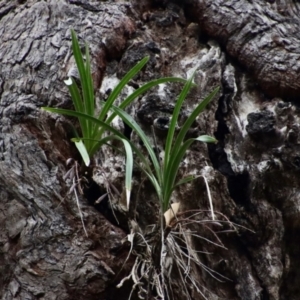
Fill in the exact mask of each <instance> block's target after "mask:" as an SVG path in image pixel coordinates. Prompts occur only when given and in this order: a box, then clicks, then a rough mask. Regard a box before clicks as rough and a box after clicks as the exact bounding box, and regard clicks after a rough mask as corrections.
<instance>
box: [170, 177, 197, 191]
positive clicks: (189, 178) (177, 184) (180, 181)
mask: <svg viewBox="0 0 300 300" xmlns="http://www.w3.org/2000/svg"><path fill="white" fill-rule="evenodd" d="M197 177H198V176H193V175H189V176H186V177H184V178H182V179H181V180H179V181H178V182H177V183H176V184H175V185H174V187H173V190H174V189H175V188H177V187H178V186H180V185H182V184H185V183H188V182H191V181H194V180H195V179H196V178H197Z"/></svg>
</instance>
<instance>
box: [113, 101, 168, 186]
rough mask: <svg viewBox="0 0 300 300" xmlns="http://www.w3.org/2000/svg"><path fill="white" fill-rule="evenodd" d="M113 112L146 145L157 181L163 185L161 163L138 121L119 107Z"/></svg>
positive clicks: (114, 107) (114, 108)
mask: <svg viewBox="0 0 300 300" xmlns="http://www.w3.org/2000/svg"><path fill="white" fill-rule="evenodd" d="M112 110H113V111H114V112H115V113H116V114H117V115H118V116H119V117H120V118H121V119H122V120H123V121H124V122H125V123H126V124H127V125H128V126H130V127H131V128H132V129H133V130H134V131H135V132H136V133H137V134H138V135H139V137H140V138H141V140H142V141H143V143H144V146H145V147H146V149H147V152H148V154H149V156H150V158H151V161H152V163H153V166H154V170H155V173H156V177H157V180H158V182H159V184H160V185H161V184H162V174H161V169H160V165H159V161H158V159H157V157H156V154H155V152H154V150H153V149H152V146H151V145H150V143H149V139H148V137H147V136H146V135H145V133H144V131H143V130H142V129H141V127H140V126H139V125H138V124H137V123H136V121H135V120H134V119H133V118H132V117H131V116H130V115H129V114H127V113H126V112H125V111H123V110H122V109H120V108H119V107H116V106H112Z"/></svg>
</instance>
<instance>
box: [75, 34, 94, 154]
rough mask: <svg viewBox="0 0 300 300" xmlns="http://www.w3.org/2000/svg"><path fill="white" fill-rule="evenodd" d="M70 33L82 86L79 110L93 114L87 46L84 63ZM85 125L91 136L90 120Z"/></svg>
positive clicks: (92, 95)
mask: <svg viewBox="0 0 300 300" xmlns="http://www.w3.org/2000/svg"><path fill="white" fill-rule="evenodd" d="M71 35H72V49H73V55H74V58H75V61H76V66H77V69H78V72H79V77H80V82H81V88H82V95H83V107H84V111H81V112H83V113H86V114H89V115H91V116H94V105H95V103H94V93H93V87H92V85H93V84H92V78H91V73H90V61H89V51H88V46H87V45H86V59H87V60H88V61H87V64H86V65H85V63H84V59H83V56H82V53H81V50H80V47H79V43H78V39H77V36H76V34H75V32H74V30H71ZM86 125H87V132H86V133H88V136H87V137H91V135H92V134H93V127H92V124H91V123H90V122H87V123H86ZM90 147H91V146H90V145H89V142H87V148H88V149H89V150H90Z"/></svg>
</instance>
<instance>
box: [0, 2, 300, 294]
mask: <svg viewBox="0 0 300 300" xmlns="http://www.w3.org/2000/svg"><path fill="white" fill-rule="evenodd" d="M152 2H153V3H152ZM152 2H151V1H138V0H136V1H130V2H126V1H124V2H122V1H114V2H100V1H83V0H82V1H63V0H52V1H37V0H30V1H0V148H1V151H0V192H1V197H0V226H1V231H0V247H1V250H0V295H1V297H2V299H128V296H129V292H130V288H128V287H125V288H124V289H121V290H118V289H116V288H115V285H116V283H117V280H115V278H116V275H117V273H118V271H119V270H120V269H121V266H122V264H123V261H124V259H125V258H126V254H127V253H125V254H124V253H123V252H121V253H118V252H115V251H113V250H114V249H115V248H116V247H117V246H119V244H120V241H121V239H122V238H123V237H125V235H126V226H127V225H126V217H127V216H125V217H124V216H123V219H122V216H120V220H121V223H122V226H121V227H122V228H123V229H121V228H120V227H119V226H117V225H116V222H114V221H113V219H112V220H111V221H112V223H113V224H112V223H111V222H110V221H108V220H107V213H106V212H105V211H103V207H100V208H99V210H100V211H98V210H96V209H95V207H94V206H92V205H89V204H88V200H87V198H86V197H80V205H81V208H82V210H83V214H84V221H85V224H86V227H87V231H88V234H89V236H88V237H86V236H85V234H84V231H83V229H82V225H81V221H80V217H79V214H78V209H77V205H76V202H75V199H74V197H73V194H70V195H68V190H69V188H70V186H71V182H69V181H67V182H65V180H64V179H63V176H64V174H65V173H66V171H67V167H66V164H65V163H66V160H67V159H68V158H69V157H73V158H75V159H78V158H79V157H78V154H77V153H76V150H75V149H74V145H72V143H71V142H70V138H71V137H72V132H71V130H70V126H69V122H70V120H69V121H68V120H67V119H66V118H63V117H59V116H56V115H50V114H46V113H44V112H41V110H40V107H41V106H47V105H51V106H54V105H55V106H59V107H71V101H70V98H69V95H68V92H67V89H66V87H65V86H64V84H63V79H65V78H66V77H67V75H68V73H69V72H70V70H72V68H73V66H74V62H73V59H72V55H71V52H70V28H74V29H75V31H76V32H77V33H78V35H79V37H80V40H81V42H82V41H83V40H86V41H87V42H88V43H89V45H90V49H91V53H92V60H93V76H94V83H95V86H96V87H97V89H98V92H97V95H98V96H101V97H102V96H103V97H105V95H106V94H107V93H108V92H109V89H110V88H111V87H112V85H114V84H115V82H117V80H118V78H119V79H120V78H121V77H122V75H124V73H125V72H126V71H128V69H129V68H130V67H131V66H133V64H134V63H136V62H137V61H138V60H140V59H141V58H143V57H144V56H145V55H149V56H150V62H149V63H148V65H147V67H146V69H145V70H144V71H143V72H142V73H141V75H140V76H139V78H137V79H136V83H135V84H133V85H132V87H130V88H128V90H127V91H125V93H126V92H129V91H130V89H132V88H134V87H135V85H136V84H141V83H142V82H145V81H147V80H149V79H150V78H156V77H160V76H166V75H177V76H178V75H180V76H187V75H188V74H190V72H191V70H192V69H193V68H195V67H197V68H198V71H197V74H196V79H195V80H196V82H197V83H198V86H199V87H198V89H197V91H194V92H193V93H192V95H191V96H190V97H189V98H188V99H187V101H186V104H185V107H184V109H183V111H182V116H181V118H182V120H184V118H185V116H186V115H188V114H189V112H190V111H191V110H192V109H193V107H194V104H195V103H197V102H198V101H199V99H201V98H202V97H203V96H204V95H206V94H207V93H208V92H209V91H211V90H212V88H213V87H215V86H216V85H220V86H221V92H220V95H219V96H218V98H219V99H218V100H217V99H216V100H215V101H214V102H213V103H212V104H211V105H210V106H209V108H208V110H207V111H205V112H204V114H202V115H201V117H200V118H199V120H198V121H197V124H196V126H195V132H194V133H193V132H192V133H191V134H196V133H203V132H205V133H208V134H215V136H216V137H217V138H218V140H219V144H218V145H217V146H210V147H208V150H209V151H207V149H206V147H205V146H204V145H196V146H194V147H193V148H192V150H191V151H190V152H189V153H188V156H187V158H186V160H185V161H184V162H183V165H182V174H189V173H191V174H198V175H204V176H205V177H206V178H207V180H208V182H209V185H210V188H211V193H212V197H213V200H214V204H215V208H216V209H217V210H219V211H221V212H223V213H224V214H225V215H227V216H228V218H230V220H231V221H233V222H235V223H237V224H240V225H243V226H245V227H247V228H249V229H251V230H253V231H255V233H252V232H250V231H247V230H242V231H241V232H240V233H239V235H236V234H223V235H220V237H221V239H222V240H223V242H224V244H225V246H226V247H227V249H228V250H223V249H219V248H216V247H209V246H207V245H205V244H198V245H197V246H198V247H199V250H206V251H210V252H212V254H211V255H208V256H205V255H203V256H201V259H203V260H204V261H205V263H206V264H207V265H208V266H210V267H211V268H212V269H214V270H216V271H218V272H220V273H221V274H224V275H225V276H226V277H228V278H230V279H231V280H232V281H225V282H224V283H219V282H217V281H216V280H215V279H213V278H211V277H210V276H209V275H208V274H207V273H205V272H203V271H202V270H195V272H196V273H197V275H196V276H197V278H198V280H199V282H200V283H201V284H202V285H203V286H205V287H207V288H208V289H209V290H210V291H212V292H213V293H212V292H206V296H207V298H208V299H232V300H234V299H243V300H248V299H249V300H250V299H251V300H252V299H253V300H256V299H274V300H275V299H278V300H279V299H289V300H290V299H295V300H296V299H299V298H300V290H299V284H298V282H299V277H300V273H299V270H298V268H297V266H298V265H299V263H300V261H299V257H300V255H299V247H298V244H299V221H298V219H299V204H298V202H299V199H298V198H299V196H298V195H299V189H300V186H299V180H298V176H299V171H300V169H299V168H300V167H299V159H300V154H299V149H298V148H299V125H298V124H299V116H300V111H299V109H298V107H297V105H296V104H294V103H290V102H288V101H289V100H290V99H293V100H295V101H297V96H298V92H299V89H300V87H299V82H300V81H299V70H298V69H299V66H300V65H299V56H300V54H299V50H298V49H299V48H300V47H299V27H300V26H299V20H298V13H299V4H298V3H297V2H296V1H293V2H291V1H245V0H241V1H221V0H207V1H200V0H198V1H197V0H188V1H185V2H184V4H182V3H181V1H174V3H171V2H170V3H168V1H164V3H163V4H162V3H160V5H158V4H157V2H159V1H152ZM101 84H102V85H101ZM100 87H101V88H100ZM179 91H180V86H177V85H175V86H174V85H172V86H171V85H170V86H169V85H168V86H165V87H164V88H161V89H160V90H158V91H153V92H152V93H150V94H148V95H146V96H145V97H143V98H142V99H139V101H137V102H136V103H135V104H134V105H133V106H132V107H131V108H130V110H129V112H130V113H131V114H133V115H134V116H135V117H136V120H137V121H138V122H140V124H141V125H142V126H143V128H144V129H145V130H146V131H147V132H148V133H149V135H150V136H151V131H150V129H149V128H150V126H149V125H151V124H154V125H155V124H158V123H159V122H158V121H159V120H160V119H163V118H165V117H166V115H167V117H168V116H169V115H170V114H171V112H172V106H171V105H170V104H172V103H174V101H175V99H176V95H177V94H178V92H179ZM280 97H282V98H280ZM295 103H296V102H295ZM115 126H121V127H122V126H123V125H122V123H120V122H119V123H116V124H115ZM155 126H156V125H155ZM156 131H157V133H158V141H157V143H158V148H159V149H160V150H161V149H162V147H163V142H164V132H163V130H161V128H156ZM132 138H133V139H136V137H135V136H133V137H132ZM102 152H103V153H102V154H100V155H99V157H97V159H96V162H101V164H100V163H99V164H98V166H96V167H95V170H94V179H95V181H97V182H98V184H99V186H100V190H101V191H104V190H105V188H106V187H107V185H106V183H107V182H106V178H110V179H111V181H112V183H113V184H114V185H115V186H117V187H118V188H120V189H121V188H122V180H123V175H122V168H123V159H122V157H119V156H117V155H116V154H112V153H111V152H109V150H108V149H105V150H103V151H102ZM135 180H136V184H135V188H136V189H135V191H134V192H133V201H137V200H136V199H137V198H138V203H137V211H138V216H139V222H140V224H141V226H142V227H143V226H146V225H147V224H149V223H151V222H153V219H155V217H157V215H156V207H157V206H156V202H155V201H156V200H155V195H154V194H153V191H152V190H151V189H149V185H148V184H147V183H146V182H143V183H142V184H141V179H140V178H136V179H135ZM137 190H138V192H137ZM98 192H99V191H98V190H97V189H95V190H93V191H92V193H95V194H96V195H95V196H97V194H98ZM176 197H177V198H178V199H180V200H181V201H182V203H184V207H185V208H208V202H207V194H206V189H205V185H204V182H203V181H201V180H200V179H199V180H197V181H196V182H195V183H194V184H192V185H188V186H187V187H185V188H181V189H180V190H179V191H177V193H176ZM88 198H93V195H88ZM93 200H95V199H94V198H93ZM105 216H106V217H105ZM198 230H199V233H202V234H205V229H203V228H199V229H198ZM131 263H132V261H129V262H128V266H127V267H125V270H124V274H123V275H125V274H126V272H127V271H128V270H129V268H130V264H131ZM119 279H120V277H118V280H119ZM173 280H174V283H175V285H176V284H177V285H178V287H179V288H175V292H176V293H175V295H177V299H185V298H186V297H187V296H186V295H185V294H184V293H185V292H184V291H183V290H182V289H181V288H180V281H179V280H178V278H176V277H174V279H173ZM194 292H195V291H194ZM175 298H176V297H175ZM193 299H202V298H201V296H199V294H197V293H196V292H195V293H194V295H193Z"/></svg>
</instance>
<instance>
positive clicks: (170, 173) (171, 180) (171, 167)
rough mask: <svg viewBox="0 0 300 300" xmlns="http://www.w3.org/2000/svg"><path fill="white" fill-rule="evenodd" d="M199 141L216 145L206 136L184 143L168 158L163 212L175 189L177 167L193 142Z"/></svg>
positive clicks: (213, 139) (211, 138)
mask: <svg viewBox="0 0 300 300" xmlns="http://www.w3.org/2000/svg"><path fill="white" fill-rule="evenodd" d="M195 141H200V142H206V143H207V142H208V143H216V142H217V140H216V139H215V138H213V137H210V136H208V135H203V136H199V137H197V138H193V139H188V140H187V141H185V142H184V143H183V144H182V145H181V147H179V149H178V151H177V153H176V155H175V156H174V157H172V159H171V158H170V163H169V164H168V168H167V169H166V170H165V171H166V172H165V174H166V175H165V177H164V179H165V186H164V197H163V198H164V202H163V208H164V211H165V210H167V209H168V207H169V202H170V198H171V195H172V192H173V190H174V187H175V185H176V184H175V180H176V177H177V173H178V170H179V165H180V163H181V162H182V159H183V157H184V155H185V153H186V151H187V149H189V147H190V146H191V145H192V143H193V142H195Z"/></svg>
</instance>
